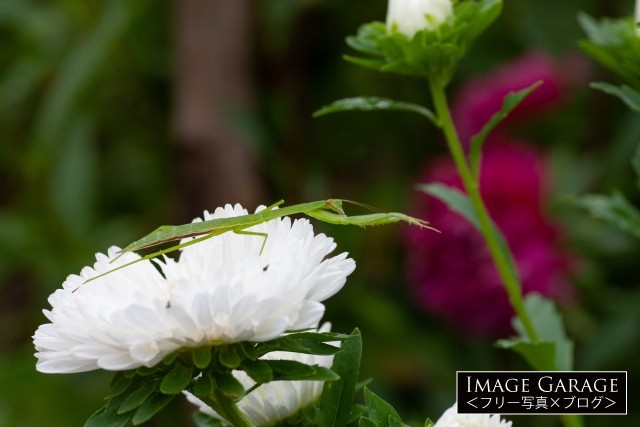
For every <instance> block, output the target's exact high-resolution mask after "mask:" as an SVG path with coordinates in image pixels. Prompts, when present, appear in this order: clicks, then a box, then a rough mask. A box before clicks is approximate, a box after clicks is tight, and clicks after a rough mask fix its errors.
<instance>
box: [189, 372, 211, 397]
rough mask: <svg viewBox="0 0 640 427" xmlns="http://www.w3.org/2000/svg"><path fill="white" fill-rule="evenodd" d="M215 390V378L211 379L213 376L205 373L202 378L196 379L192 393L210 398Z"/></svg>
mask: <svg viewBox="0 0 640 427" xmlns="http://www.w3.org/2000/svg"><path fill="white" fill-rule="evenodd" d="M214 388H215V383H214V382H213V378H211V375H210V374H209V373H208V372H204V373H203V374H202V375H201V376H199V377H198V378H196V379H195V382H194V384H193V388H192V389H191V391H192V392H193V394H195V395H196V396H209V395H211V393H213V390H214Z"/></svg>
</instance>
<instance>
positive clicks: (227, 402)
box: [200, 388, 255, 427]
mask: <svg viewBox="0 0 640 427" xmlns="http://www.w3.org/2000/svg"><path fill="white" fill-rule="evenodd" d="M200 399H201V400H202V401H203V402H204V403H206V404H207V405H208V406H209V407H210V408H211V409H213V410H214V411H216V412H217V413H218V414H219V415H220V416H222V417H223V418H224V419H225V420H227V421H229V422H230V423H231V425H232V426H235V427H255V424H253V423H252V422H251V420H249V419H248V418H247V417H246V416H245V415H244V414H243V413H242V412H241V411H240V409H239V408H238V405H236V404H235V403H234V402H233V400H231V399H229V398H228V397H227V396H225V395H224V393H222V392H221V391H220V390H218V389H217V388H216V389H215V390H214V392H213V395H212V396H210V397H201V398H200Z"/></svg>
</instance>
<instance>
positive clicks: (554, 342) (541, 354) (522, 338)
mask: <svg viewBox="0 0 640 427" xmlns="http://www.w3.org/2000/svg"><path fill="white" fill-rule="evenodd" d="M524 303H525V310H526V311H527V313H528V314H529V317H530V318H531V321H532V323H533V325H534V327H535V329H536V331H538V334H539V339H540V341H539V342H537V343H533V342H532V341H531V338H530V337H529V336H528V335H527V333H526V331H525V329H524V327H523V325H522V322H521V321H520V319H519V318H516V319H515V321H514V328H515V329H516V331H517V332H518V337H517V338H514V339H510V340H500V341H498V342H497V345H498V346H499V347H501V348H510V349H513V350H515V351H517V352H518V353H520V354H521V355H523V356H524V357H525V359H526V360H527V361H528V362H529V363H531V364H532V365H533V366H534V367H535V368H536V369H538V370H545V371H555V370H558V371H570V370H572V369H573V342H572V341H571V340H570V339H569V338H568V337H567V334H566V332H565V329H564V323H563V321H562V317H561V316H560V314H559V313H558V312H557V310H556V308H555V306H554V304H553V302H551V301H549V300H546V299H544V298H542V297H541V296H539V295H537V294H529V295H527V297H526V298H525V302H524Z"/></svg>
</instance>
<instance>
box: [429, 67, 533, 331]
mask: <svg viewBox="0 0 640 427" xmlns="http://www.w3.org/2000/svg"><path fill="white" fill-rule="evenodd" d="M429 88H430V90H431V96H432V98H433V104H434V108H435V112H436V115H437V118H438V123H439V125H440V127H441V129H442V132H443V134H444V136H445V139H446V141H447V146H448V147H449V151H450V152H451V156H452V157H453V160H454V162H455V165H456V167H457V169H458V173H459V174H460V178H461V179H462V183H463V185H464V187H465V190H466V191H467V194H468V196H469V199H470V201H471V203H472V205H473V209H474V211H475V213H476V215H477V219H478V226H479V229H480V232H481V233H482V236H483V238H484V240H485V241H486V243H487V247H488V248H489V252H490V254H491V258H492V259H493V262H494V264H495V266H496V268H497V270H498V274H499V275H500V278H501V279H502V282H503V283H504V286H505V289H506V291H507V295H508V297H509V302H510V303H511V306H512V307H513V309H514V310H515V312H516V314H517V315H518V316H519V317H520V319H522V323H523V326H524V328H525V330H526V332H527V335H528V336H529V338H530V340H531V341H532V342H534V343H535V342H538V341H539V337H538V333H537V331H536V328H535V326H534V325H533V322H532V321H531V318H530V317H529V314H528V313H527V311H526V309H525V306H524V302H523V300H522V286H521V285H520V280H519V278H518V275H517V273H516V271H515V269H514V265H515V263H514V260H513V255H512V254H511V251H510V250H508V248H507V246H506V245H504V244H502V242H501V240H503V239H502V237H501V236H500V235H499V234H498V233H499V232H498V231H497V228H496V226H495V224H494V223H493V220H492V219H491V216H490V215H489V212H488V210H487V207H486V206H485V203H484V200H483V199H482V196H481V194H480V185H479V182H478V177H477V176H475V177H474V175H473V174H472V172H471V167H470V164H469V160H468V159H467V156H466V155H465V152H464V149H463V148H462V144H461V143H460V138H459V137H458V133H457V131H456V129H455V126H454V124H453V120H452V118H451V112H450V110H449V104H448V102H447V95H446V92H445V85H444V84H442V83H440V82H439V81H437V80H436V79H431V80H430V84H429Z"/></svg>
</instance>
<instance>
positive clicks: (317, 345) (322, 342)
mask: <svg viewBox="0 0 640 427" xmlns="http://www.w3.org/2000/svg"><path fill="white" fill-rule="evenodd" d="M347 338H349V335H344V334H337V333H333V332H321V333H318V332H297V333H292V334H289V335H286V336H283V337H280V338H278V339H275V340H273V341H268V342H265V343H260V344H258V346H257V347H256V349H255V350H256V354H257V355H258V356H264V355H265V354H267V353H270V352H273V351H289V352H294V353H304V354H317V355H327V356H328V355H332V354H335V353H337V352H338V351H339V350H340V348H339V347H335V346H333V345H329V344H326V343H327V342H333V341H343V340H345V339H347Z"/></svg>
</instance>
